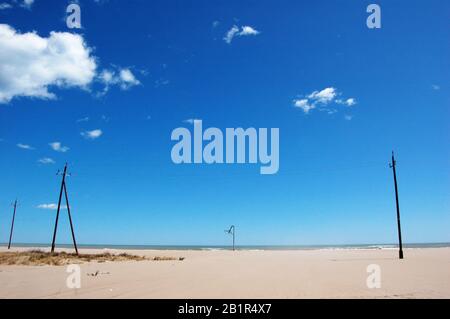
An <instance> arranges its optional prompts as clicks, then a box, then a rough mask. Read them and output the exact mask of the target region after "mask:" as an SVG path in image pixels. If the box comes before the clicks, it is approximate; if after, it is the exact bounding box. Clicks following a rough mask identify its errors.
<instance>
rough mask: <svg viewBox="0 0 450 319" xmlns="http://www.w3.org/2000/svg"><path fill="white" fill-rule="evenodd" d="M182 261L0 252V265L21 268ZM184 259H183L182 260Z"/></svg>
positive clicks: (155, 258) (62, 253)
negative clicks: (110, 262)
mask: <svg viewBox="0 0 450 319" xmlns="http://www.w3.org/2000/svg"><path fill="white" fill-rule="evenodd" d="M177 259H178V260H182V259H180V258H174V257H153V258H147V257H143V256H136V255H130V254H126V253H122V254H117V255H115V254H111V253H102V254H80V255H78V256H77V255H76V254H75V253H66V252H60V253H53V254H52V253H49V252H44V251H41V250H30V251H24V252H1V253H0V265H21V266H44V265H52V266H64V265H69V264H81V263H85V262H98V263H103V262H107V261H142V260H155V261H156V260H157V261H165V260H177ZM183 259H184V258H183Z"/></svg>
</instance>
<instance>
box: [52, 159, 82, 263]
mask: <svg viewBox="0 0 450 319" xmlns="http://www.w3.org/2000/svg"><path fill="white" fill-rule="evenodd" d="M66 176H67V163H66V165H65V166H64V171H63V173H62V181H61V190H60V191H59V200H58V210H57V212H56V221H55V231H54V232H53V241H52V253H54V252H55V241H56V231H57V230H58V219H59V211H60V209H61V199H62V195H63V190H64V195H65V197H66V205H67V212H68V214H69V222H70V230H71V231H72V239H73V245H74V247H75V252H76V253H77V255H78V247H77V241H76V240H75V232H74V230H73V223H72V216H71V214H70V205H69V197H68V196H67V188H66Z"/></svg>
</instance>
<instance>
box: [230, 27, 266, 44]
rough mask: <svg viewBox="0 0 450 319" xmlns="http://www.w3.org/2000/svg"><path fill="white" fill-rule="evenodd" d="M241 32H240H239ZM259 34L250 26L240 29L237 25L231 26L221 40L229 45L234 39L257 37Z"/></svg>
mask: <svg viewBox="0 0 450 319" xmlns="http://www.w3.org/2000/svg"><path fill="white" fill-rule="evenodd" d="M239 30H241V31H239ZM259 33H260V32H259V31H257V30H255V29H254V28H253V27H251V26H248V25H246V26H242V27H241V29H239V27H238V26H237V25H233V26H232V27H231V29H230V30H228V31H227V33H226V34H225V36H224V38H223V40H224V41H225V42H226V43H228V44H230V43H231V41H233V39H234V37H237V36H238V37H241V36H249V35H258V34H259Z"/></svg>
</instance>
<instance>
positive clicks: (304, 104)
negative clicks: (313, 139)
mask: <svg viewBox="0 0 450 319" xmlns="http://www.w3.org/2000/svg"><path fill="white" fill-rule="evenodd" d="M294 105H295V107H298V108H301V109H302V110H303V112H305V113H306V114H308V113H309V111H310V110H312V109H314V108H315V107H316V106H315V105H314V104H309V102H308V99H298V100H294Z"/></svg>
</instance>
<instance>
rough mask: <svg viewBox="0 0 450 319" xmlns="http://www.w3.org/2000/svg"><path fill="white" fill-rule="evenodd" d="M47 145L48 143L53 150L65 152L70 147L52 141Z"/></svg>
mask: <svg viewBox="0 0 450 319" xmlns="http://www.w3.org/2000/svg"><path fill="white" fill-rule="evenodd" d="M48 145H50V147H51V148H52V150H54V151H55V152H60V153H66V152H67V151H69V150H70V148H68V147H67V146H62V145H61V142H53V143H49V144H48Z"/></svg>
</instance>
